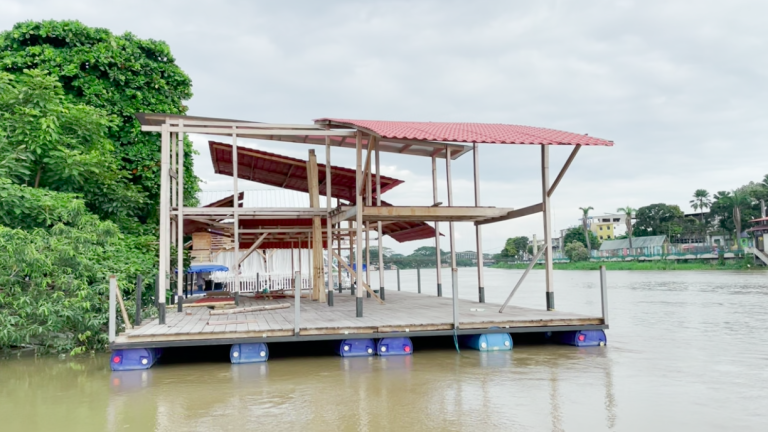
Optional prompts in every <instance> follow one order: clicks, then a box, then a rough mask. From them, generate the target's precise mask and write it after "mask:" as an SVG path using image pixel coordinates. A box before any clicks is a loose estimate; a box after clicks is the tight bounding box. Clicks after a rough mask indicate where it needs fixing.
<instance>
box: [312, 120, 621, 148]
mask: <svg viewBox="0 0 768 432" xmlns="http://www.w3.org/2000/svg"><path fill="white" fill-rule="evenodd" d="M315 123H316V124H321V125H325V124H330V125H333V126H347V127H350V128H355V129H364V130H366V131H368V132H373V133H374V134H376V135H379V136H380V137H382V138H388V139H403V140H417V141H422V140H424V141H442V142H454V143H490V144H539V145H587V146H612V145H613V141H608V140H604V139H600V138H594V137H591V136H589V135H586V134H585V135H581V134H575V133H571V132H563V131H559V130H554V129H545V128H539V127H532V126H518V125H508V124H493V123H438V122H410V121H409V122H401V121H379V120H350V119H334V118H323V119H317V120H315Z"/></svg>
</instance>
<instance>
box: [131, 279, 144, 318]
mask: <svg viewBox="0 0 768 432" xmlns="http://www.w3.org/2000/svg"><path fill="white" fill-rule="evenodd" d="M142 282H143V281H142V277H141V275H138V276H136V313H135V314H134V316H133V325H134V326H140V325H141V294H142V290H143V288H144V287H143V286H142Z"/></svg>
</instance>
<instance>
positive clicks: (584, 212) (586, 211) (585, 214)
mask: <svg viewBox="0 0 768 432" xmlns="http://www.w3.org/2000/svg"><path fill="white" fill-rule="evenodd" d="M579 209H581V212H582V216H581V226H582V228H584V239H585V240H586V242H587V249H588V250H592V245H591V244H590V242H589V228H588V227H587V220H588V219H589V211H590V210H594V209H593V208H592V207H591V206H590V207H586V208H585V207H579Z"/></svg>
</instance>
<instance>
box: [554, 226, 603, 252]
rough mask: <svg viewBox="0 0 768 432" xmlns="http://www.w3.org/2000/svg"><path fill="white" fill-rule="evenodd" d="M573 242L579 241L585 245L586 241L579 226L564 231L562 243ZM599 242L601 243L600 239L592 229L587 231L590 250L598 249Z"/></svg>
mask: <svg viewBox="0 0 768 432" xmlns="http://www.w3.org/2000/svg"><path fill="white" fill-rule="evenodd" d="M573 242H579V243H581V244H583V245H584V247H587V241H586V240H585V239H584V233H583V232H582V230H581V228H579V227H573V228H569V229H568V230H567V231H566V232H565V238H564V239H563V244H565V245H567V244H569V243H573ZM600 243H601V242H600V239H598V238H597V236H596V235H595V233H593V232H592V231H589V244H590V246H591V247H592V248H593V249H592V250H597V249H600ZM587 250H589V249H587Z"/></svg>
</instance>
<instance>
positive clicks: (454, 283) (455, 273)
mask: <svg viewBox="0 0 768 432" xmlns="http://www.w3.org/2000/svg"><path fill="white" fill-rule="evenodd" d="M445 152H446V155H445V178H446V183H447V189H448V207H451V206H453V186H452V184H451V149H450V148H449V147H448V146H446V147H445ZM453 224H454V223H453V222H448V230H449V233H450V234H449V235H450V238H451V239H450V240H451V288H452V293H453V299H452V300H453V302H452V303H453V329H454V330H458V328H459V303H458V300H459V269H458V268H456V235H455V231H454V227H453Z"/></svg>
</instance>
